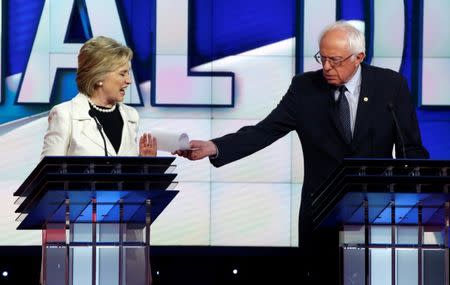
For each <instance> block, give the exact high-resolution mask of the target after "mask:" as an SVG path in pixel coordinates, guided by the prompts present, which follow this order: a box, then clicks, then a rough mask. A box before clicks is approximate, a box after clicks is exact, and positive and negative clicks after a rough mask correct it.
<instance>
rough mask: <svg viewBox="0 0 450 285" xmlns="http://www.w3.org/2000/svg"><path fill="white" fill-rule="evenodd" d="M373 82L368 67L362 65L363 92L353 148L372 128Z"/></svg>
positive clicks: (360, 98) (359, 102)
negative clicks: (365, 132)
mask: <svg viewBox="0 0 450 285" xmlns="http://www.w3.org/2000/svg"><path fill="white" fill-rule="evenodd" d="M372 81H373V79H372V74H371V73H370V71H369V70H368V69H367V66H366V65H364V64H361V91H360V94H359V100H358V109H357V112H356V121H355V129H354V132H353V141H352V145H353V146H356V145H358V142H359V141H360V140H361V138H362V137H363V134H364V131H365V130H367V129H368V128H369V126H370V106H372V102H373V99H374V98H373V93H374V88H375V86H374V85H373V84H372Z"/></svg>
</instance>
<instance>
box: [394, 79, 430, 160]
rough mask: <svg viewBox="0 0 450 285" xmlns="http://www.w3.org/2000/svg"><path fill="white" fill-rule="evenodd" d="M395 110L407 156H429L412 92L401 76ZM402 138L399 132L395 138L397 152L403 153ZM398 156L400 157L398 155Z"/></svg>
mask: <svg viewBox="0 0 450 285" xmlns="http://www.w3.org/2000/svg"><path fill="white" fill-rule="evenodd" d="M394 110H395V113H396V115H397V117H398V121H399V122H398V123H399V126H400V129H401V132H402V134H401V135H402V136H403V142H404V146H405V153H406V157H407V158H429V156H430V155H429V153H428V151H427V149H426V148H425V147H424V146H423V144H422V138H421V134H420V129H419V123H418V120H417V115H416V110H415V108H414V105H413V102H412V99H411V94H410V92H409V89H408V85H407V83H406V80H405V79H404V78H403V77H401V82H400V87H399V92H398V94H397V96H396V98H395V102H394ZM401 144H402V142H401V138H400V135H399V134H397V136H396V139H395V153H397V154H399V153H402V149H401ZM397 157H399V156H398V155H397Z"/></svg>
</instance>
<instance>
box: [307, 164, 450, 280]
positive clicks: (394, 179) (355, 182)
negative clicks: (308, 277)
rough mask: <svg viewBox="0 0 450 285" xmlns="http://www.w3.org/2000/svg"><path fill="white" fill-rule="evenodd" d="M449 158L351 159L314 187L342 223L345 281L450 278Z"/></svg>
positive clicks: (329, 224)
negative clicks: (446, 159) (318, 185)
mask: <svg viewBox="0 0 450 285" xmlns="http://www.w3.org/2000/svg"><path fill="white" fill-rule="evenodd" d="M449 187H450V161H444V160H420V159H419V160H412V159H367V160H366V159H345V160H344V162H343V163H342V164H341V165H340V167H338V168H337V169H336V170H335V171H334V172H333V174H332V175H331V176H330V177H329V178H328V179H327V180H326V181H325V182H324V183H323V184H322V186H321V187H320V188H319V190H318V191H317V192H316V193H315V194H314V195H313V201H312V209H313V213H312V214H313V228H314V229H315V230H317V229H319V228H334V229H336V230H338V231H339V249H340V264H339V271H340V276H341V280H340V283H339V284H344V285H347V284H364V285H369V284H371V285H372V284H392V285H395V284H408V285H413V284H417V285H422V284H424V285H429V284H445V285H448V284H449V280H450V278H449V217H450V195H449Z"/></svg>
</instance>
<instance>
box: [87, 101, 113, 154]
mask: <svg viewBox="0 0 450 285" xmlns="http://www.w3.org/2000/svg"><path fill="white" fill-rule="evenodd" d="M89 116H91V117H92V118H93V119H94V121H95V124H97V129H98V131H99V132H100V135H101V136H102V139H103V146H104V150H105V156H108V150H107V148H106V140H105V136H104V135H103V132H102V124H100V122H99V121H98V119H97V117H96V116H95V113H94V110H92V109H90V110H89Z"/></svg>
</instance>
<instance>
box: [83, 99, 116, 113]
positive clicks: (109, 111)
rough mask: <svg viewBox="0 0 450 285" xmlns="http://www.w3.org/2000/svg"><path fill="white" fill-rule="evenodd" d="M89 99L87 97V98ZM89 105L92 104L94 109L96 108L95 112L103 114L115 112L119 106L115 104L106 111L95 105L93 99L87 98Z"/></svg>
mask: <svg viewBox="0 0 450 285" xmlns="http://www.w3.org/2000/svg"><path fill="white" fill-rule="evenodd" d="M86 97H87V96H86ZM87 99H88V101H89V104H91V106H92V108H94V109H95V110H97V111H99V112H102V113H112V112H114V110H115V109H116V106H117V104H114V105H113V106H112V107H111V108H109V109H105V108H100V107H98V106H97V105H95V104H94V102H92V100H91V98H89V97H87Z"/></svg>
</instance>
